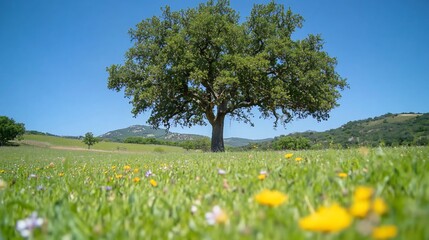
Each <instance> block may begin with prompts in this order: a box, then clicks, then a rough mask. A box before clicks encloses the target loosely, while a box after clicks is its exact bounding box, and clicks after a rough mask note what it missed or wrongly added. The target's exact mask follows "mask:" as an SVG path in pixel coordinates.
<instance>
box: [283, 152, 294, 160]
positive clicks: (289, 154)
mask: <svg viewBox="0 0 429 240" xmlns="http://www.w3.org/2000/svg"><path fill="white" fill-rule="evenodd" d="M292 156H293V153H286V154H285V158H286V159H289V158H291V157H292Z"/></svg>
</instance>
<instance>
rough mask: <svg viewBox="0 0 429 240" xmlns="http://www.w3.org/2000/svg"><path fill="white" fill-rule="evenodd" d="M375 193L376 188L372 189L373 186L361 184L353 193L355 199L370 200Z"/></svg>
mask: <svg viewBox="0 0 429 240" xmlns="http://www.w3.org/2000/svg"><path fill="white" fill-rule="evenodd" d="M373 193H374V189H372V188H371V187H364V186H360V187H357V188H356V190H355V192H354V195H353V199H354V201H363V200H369V199H370V198H371V197H372V194H373Z"/></svg>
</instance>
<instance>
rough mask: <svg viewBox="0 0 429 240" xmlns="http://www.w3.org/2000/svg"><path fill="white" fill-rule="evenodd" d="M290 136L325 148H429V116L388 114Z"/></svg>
mask: <svg viewBox="0 0 429 240" xmlns="http://www.w3.org/2000/svg"><path fill="white" fill-rule="evenodd" d="M288 136H293V137H305V138H307V139H309V140H310V141H311V144H313V145H315V144H318V145H322V146H323V147H330V146H332V145H334V146H335V145H337V146H341V147H349V146H360V145H365V146H379V145H385V146H400V145H427V144H428V142H429V113H425V114H420V113H401V114H392V113H388V114H385V115H382V116H379V117H374V118H368V119H365V120H358V121H351V122H348V123H346V124H344V125H343V126H341V127H339V128H336V129H331V130H328V131H325V132H303V133H294V134H290V135H288Z"/></svg>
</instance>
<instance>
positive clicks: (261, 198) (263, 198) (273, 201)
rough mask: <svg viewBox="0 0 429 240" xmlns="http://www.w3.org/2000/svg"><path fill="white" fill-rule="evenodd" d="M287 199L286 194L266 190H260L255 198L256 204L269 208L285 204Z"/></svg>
mask: <svg viewBox="0 0 429 240" xmlns="http://www.w3.org/2000/svg"><path fill="white" fill-rule="evenodd" d="M287 199H288V196H287V195H286V194H284V193H281V192H279V191H271V190H268V189H264V190H262V191H261V192H260V193H258V194H257V195H256V196H255V200H256V202H258V203H259V204H261V205H266V206H270V207H277V206H279V205H281V204H283V203H284V202H286V201H287Z"/></svg>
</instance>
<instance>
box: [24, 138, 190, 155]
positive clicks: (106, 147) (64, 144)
mask: <svg viewBox="0 0 429 240" xmlns="http://www.w3.org/2000/svg"><path fill="white" fill-rule="evenodd" d="M20 144H24V145H32V146H37V147H45V148H54V149H64V150H82V151H86V150H87V146H86V145H85V144H84V143H83V142H82V141H81V140H79V139H71V138H63V137H57V136H47V135H33V134H26V135H24V139H23V140H22V141H20ZM91 150H93V151H109V152H184V151H185V150H184V149H183V148H181V147H175V146H164V145H162V146H160V145H153V144H144V145H143V144H131V143H119V142H106V141H101V142H99V143H97V144H95V145H94V146H92V147H91Z"/></svg>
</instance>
